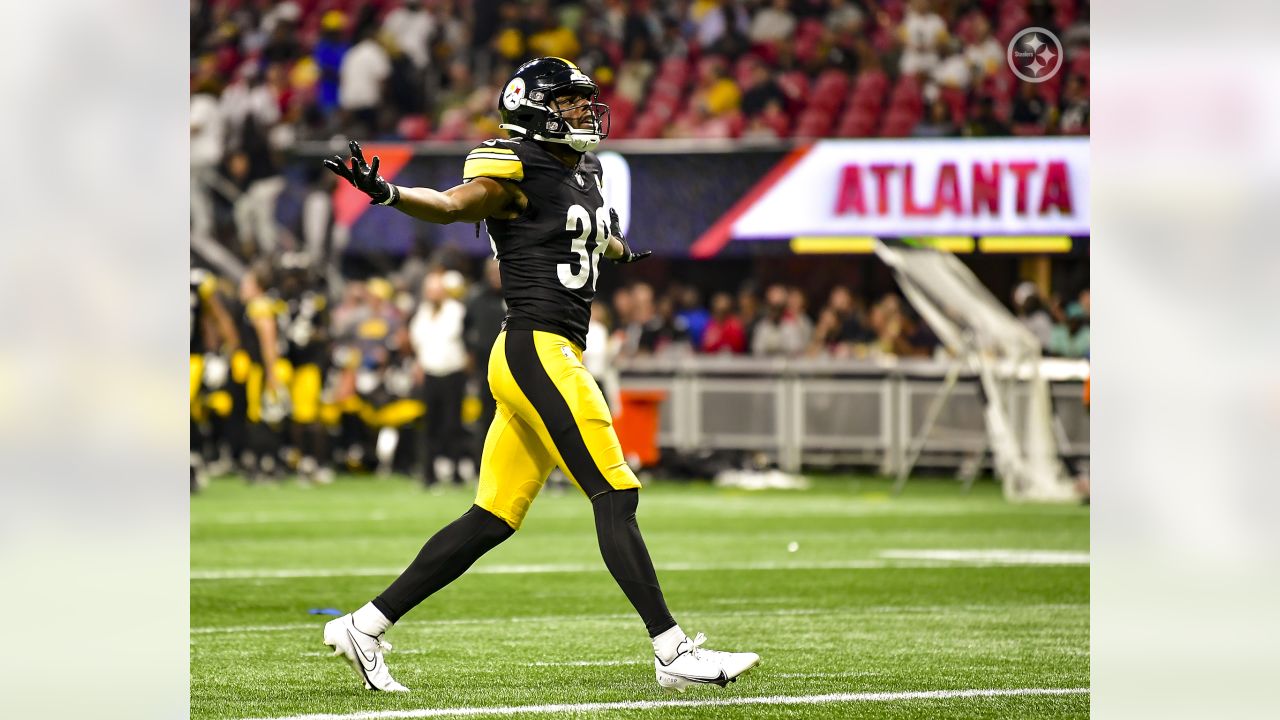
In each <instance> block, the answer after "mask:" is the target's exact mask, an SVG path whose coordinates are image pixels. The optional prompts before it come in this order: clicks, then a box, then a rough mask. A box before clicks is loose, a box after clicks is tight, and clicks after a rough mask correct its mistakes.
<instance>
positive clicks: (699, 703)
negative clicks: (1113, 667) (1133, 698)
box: [251, 688, 1089, 720]
mask: <svg viewBox="0 0 1280 720" xmlns="http://www.w3.org/2000/svg"><path fill="white" fill-rule="evenodd" d="M1088 692H1089V688H1011V689H1003V688H992V689H973V690H912V691H907V692H865V693H830V694H827V695H764V696H758V697H728V698H707V699H703V700H636V701H630V702H595V703H563V704H558V705H499V706H495V707H455V708H421V709H417V710H375V711H368V712H356V713H347V714H345V715H341V714H325V713H319V714H314V715H288V716H284V717H278V718H253V719H251V720H384V719H385V720H390V719H392V718H428V717H471V716H477V715H549V714H558V713H589V712H603V711H607V710H660V709H663V708H696V707H724V706H730V705H823V704H827V703H852V702H893V701H898V700H949V699H953V698H988V697H1020V696H1029V695H1040V696H1043V695H1085V694H1088Z"/></svg>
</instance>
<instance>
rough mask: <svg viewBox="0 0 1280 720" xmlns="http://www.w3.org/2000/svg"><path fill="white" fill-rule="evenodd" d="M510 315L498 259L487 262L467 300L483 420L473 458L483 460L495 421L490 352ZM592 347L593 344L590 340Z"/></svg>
mask: <svg viewBox="0 0 1280 720" xmlns="http://www.w3.org/2000/svg"><path fill="white" fill-rule="evenodd" d="M506 316H507V303H506V302H505V301H504V300H503V299H502V272H501V271H500V270H499V268H498V261H497V260H496V259H494V258H489V259H488V260H485V263H484V280H483V282H481V283H479V284H478V285H477V286H476V289H475V290H474V291H473V292H472V295H471V298H470V299H469V300H467V307H466V314H465V316H464V319H463V340H464V343H465V344H466V347H467V353H468V354H469V355H470V356H471V369H472V377H473V378H474V379H475V383H476V388H477V390H476V392H477V394H478V395H479V396H480V417H479V418H478V419H477V420H476V425H477V429H478V430H479V432H478V433H476V435H477V437H476V438H475V441H476V442H475V443H474V450H473V457H475V458H476V459H479V457H480V454H481V453H480V451H481V450H483V448H484V435H485V433H486V432H487V431H488V429H489V424H490V423H492V422H493V416H494V413H495V412H496V411H497V401H495V400H494V399H493V392H492V391H491V390H490V389H489V352H490V351H491V350H492V349H493V343H494V341H495V340H497V339H498V334H499V333H500V332H502V321H503V320H504V319H505V318H506ZM588 344H590V342H589V341H588Z"/></svg>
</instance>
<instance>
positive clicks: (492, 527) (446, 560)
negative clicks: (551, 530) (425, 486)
mask: <svg viewBox="0 0 1280 720" xmlns="http://www.w3.org/2000/svg"><path fill="white" fill-rule="evenodd" d="M513 533H515V530H512V529H511V526H510V525H508V524H507V523H506V522H505V521H503V520H502V519H500V518H499V517H498V516H496V515H494V514H493V513H491V512H489V511H488V510H485V509H483V508H481V507H479V506H478V505H472V506H471V509H470V510H468V511H466V512H465V513H463V515H462V517H460V518H458V519H457V520H454V521H453V522H451V523H449V524H448V525H446V526H444V527H443V528H441V530H440V532H438V533H436V534H435V535H433V536H432V537H431V539H430V540H428V541H427V544H426V545H423V546H422V550H421V551H419V552H418V557H416V558H414V560H413V563H412V564H410V565H409V567H408V569H406V570H405V571H404V572H403V573H401V574H400V577H398V578H396V579H395V581H394V582H392V583H391V585H390V586H389V587H388V588H387V589H386V590H384V591H382V594H381V595H379V596H378V597H376V598H374V600H373V605H374V607H376V608H378V610H380V611H381V612H382V614H383V615H386V616H387V619H388V620H390V621H391V622H396V621H397V620H399V619H400V618H401V617H402V616H403V615H404V614H405V613H407V612H409V611H410V610H412V609H413V608H414V607H416V606H417V605H418V603H420V602H422V601H423V600H426V599H427V598H428V597H430V596H431V595H432V593H434V592H436V591H437V590H439V589H440V588H442V587H444V586H445V585H448V584H449V583H451V582H453V581H454V580H456V579H458V576H459V575H461V574H462V573H464V572H466V571H467V568H469V567H471V565H472V563H474V562H475V561H476V560H479V559H480V556H481V555H484V554H485V553H487V552H489V551H490V550H492V549H493V548H495V547H497V546H498V545H499V544H500V543H501V542H502V541H503V540H506V539H507V538H509V537H511V535H512V534H513Z"/></svg>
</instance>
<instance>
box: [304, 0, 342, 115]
mask: <svg viewBox="0 0 1280 720" xmlns="http://www.w3.org/2000/svg"><path fill="white" fill-rule="evenodd" d="M346 28H347V16H346V15H345V14H344V13H343V12H342V11H340V10H330V11H328V12H326V13H325V14H324V15H323V16H321V18H320V39H318V40H316V44H315V45H314V46H313V47H312V48H311V57H312V59H313V60H314V61H315V64H316V66H317V68H319V71H320V81H319V84H318V86H317V87H318V90H319V93H318V94H317V97H316V101H317V105H318V106H319V109H320V110H321V111H322V112H323V113H325V114H328V113H330V112H332V111H333V110H336V109H337V107H338V88H339V83H340V77H341V71H342V58H343V56H345V55H346V54H347V48H348V45H347V42H346V39H345V35H344V33H345V32H346Z"/></svg>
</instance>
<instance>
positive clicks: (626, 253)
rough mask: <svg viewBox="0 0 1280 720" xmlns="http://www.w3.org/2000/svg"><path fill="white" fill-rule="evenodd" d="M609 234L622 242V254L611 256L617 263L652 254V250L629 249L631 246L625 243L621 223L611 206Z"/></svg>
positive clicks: (640, 258) (631, 261)
mask: <svg viewBox="0 0 1280 720" xmlns="http://www.w3.org/2000/svg"><path fill="white" fill-rule="evenodd" d="M609 234H610V235H612V236H613V237H616V238H618V242H620V243H622V256H621V257H616V258H611V259H612V260H613V261H614V262H616V263H618V264H619V265H622V264H625V263H633V262H636V261H637V260H643V259H645V258H647V257H649V256H650V255H652V254H653V251H652V250H645V251H642V252H636V251H635V250H632V249H631V246H630V245H629V244H627V239H626V238H625V237H623V236H622V223H620V222H618V211H617V210H614V209H613V208H609Z"/></svg>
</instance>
